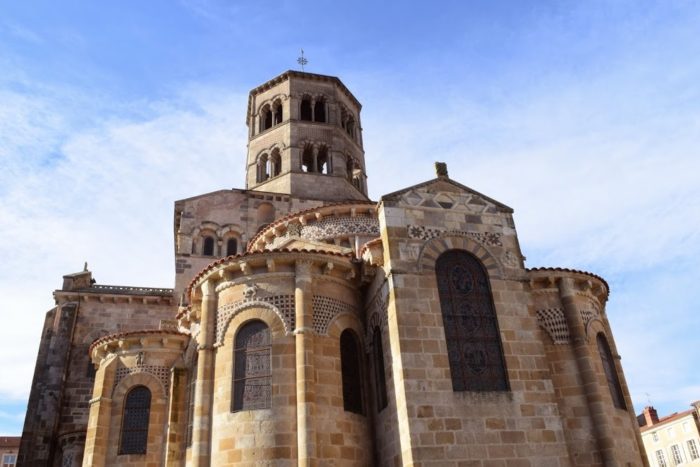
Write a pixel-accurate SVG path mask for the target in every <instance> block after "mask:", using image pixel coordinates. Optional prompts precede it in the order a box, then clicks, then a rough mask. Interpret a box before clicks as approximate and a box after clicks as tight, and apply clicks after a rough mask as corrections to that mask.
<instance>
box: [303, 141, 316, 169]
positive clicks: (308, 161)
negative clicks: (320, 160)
mask: <svg viewBox="0 0 700 467" xmlns="http://www.w3.org/2000/svg"><path fill="white" fill-rule="evenodd" d="M314 160H315V159H314V148H313V146H311V145H310V144H307V145H306V146H304V152H303V153H302V154H301V170H302V171H304V172H313V171H314V165H315V164H314Z"/></svg>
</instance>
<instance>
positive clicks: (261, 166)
mask: <svg viewBox="0 0 700 467" xmlns="http://www.w3.org/2000/svg"><path fill="white" fill-rule="evenodd" d="M268 164H269V161H268V160H267V154H263V155H261V156H260V157H259V158H258V167H257V181H258V183H260V182H264V181H265V180H267V179H268V178H270V170H269V167H268Z"/></svg>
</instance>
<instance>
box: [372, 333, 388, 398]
mask: <svg viewBox="0 0 700 467" xmlns="http://www.w3.org/2000/svg"><path fill="white" fill-rule="evenodd" d="M372 356H373V360H374V362H373V363H374V385H375V389H374V392H375V394H376V397H377V410H378V411H381V410H382V409H383V408H384V407H386V406H387V395H386V375H385V373H384V349H383V348H382V331H381V329H379V326H375V327H374V331H373V332H372Z"/></svg>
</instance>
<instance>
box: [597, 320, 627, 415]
mask: <svg viewBox="0 0 700 467" xmlns="http://www.w3.org/2000/svg"><path fill="white" fill-rule="evenodd" d="M596 341H597V342H598V353H600V359H601V360H602V362H603V371H604V372H605V379H607V380H608V389H610V396H611V397H612V400H613V404H615V407H617V408H618V409H623V410H626V409H627V406H626V405H625V397H624V396H623V395H622V387H621V386H620V380H619V379H618V377H617V370H615V362H614V360H613V356H612V353H611V352H610V346H609V345H608V340H607V339H606V338H605V335H603V333H602V332H599V333H598V335H597V336H596Z"/></svg>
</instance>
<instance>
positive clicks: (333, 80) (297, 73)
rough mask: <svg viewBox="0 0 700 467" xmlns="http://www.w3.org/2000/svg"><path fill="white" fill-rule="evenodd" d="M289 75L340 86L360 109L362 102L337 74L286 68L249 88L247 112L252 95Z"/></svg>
mask: <svg viewBox="0 0 700 467" xmlns="http://www.w3.org/2000/svg"><path fill="white" fill-rule="evenodd" d="M290 77H295V78H305V79H308V80H316V81H327V82H330V83H333V84H335V85H336V86H338V88H340V90H341V91H342V92H343V94H345V95H346V96H347V97H348V98H349V99H350V100H351V101H352V102H353V104H355V105H356V106H357V108H358V109H362V104H360V101H358V100H357V98H356V97H355V96H354V95H353V94H352V93H351V92H350V90H349V89H348V88H347V87H346V86H345V84H343V82H342V81H340V78H338V77H337V76H329V75H319V74H316V73H307V72H305V71H296V70H287V71H285V72H284V73H282V74H280V75H278V76H275V77H274V78H272V79H271V80H268V81H265V82H264V83H263V84H261V85H260V86H258V87H256V88H253V89H251V91H250V94H249V97H248V114H247V115H250V114H251V110H250V109H251V104H252V100H253V96H255V95H256V94H260V93H261V92H264V91H267V90H268V89H270V88H271V87H273V86H276V85H278V84H279V83H282V82H284V81H286V80H288V79H289V78H290Z"/></svg>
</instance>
